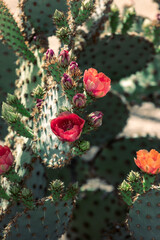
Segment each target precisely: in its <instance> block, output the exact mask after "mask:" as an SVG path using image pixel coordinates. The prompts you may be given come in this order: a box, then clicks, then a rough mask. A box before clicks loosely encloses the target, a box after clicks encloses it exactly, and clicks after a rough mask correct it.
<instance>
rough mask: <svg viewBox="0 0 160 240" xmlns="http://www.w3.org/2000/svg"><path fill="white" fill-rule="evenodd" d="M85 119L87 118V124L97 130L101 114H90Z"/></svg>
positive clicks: (100, 121)
mask: <svg viewBox="0 0 160 240" xmlns="http://www.w3.org/2000/svg"><path fill="white" fill-rule="evenodd" d="M87 118H88V122H89V124H90V125H92V126H93V127H95V128H97V127H100V126H101V125H102V118H103V113H102V112H99V111H96V112H93V113H90V114H89V115H88V117H87Z"/></svg>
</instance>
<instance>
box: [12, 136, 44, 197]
mask: <svg viewBox="0 0 160 240" xmlns="http://www.w3.org/2000/svg"><path fill="white" fill-rule="evenodd" d="M23 141H24V143H23ZM22 143H23V144H22ZM14 155H15V163H16V165H15V169H16V172H17V174H18V175H19V176H20V177H22V178H23V185H24V186H25V187H26V188H28V189H30V190H32V193H33V197H34V199H36V200H37V199H39V198H42V197H44V196H45V193H46V187H47V181H46V178H45V169H44V166H43V164H42V163H41V159H39V158H38V157H37V156H36V154H34V153H33V151H32V149H31V141H30V140H28V141H27V142H26V139H22V138H21V139H20V138H19V139H17V141H16V149H15V151H14Z"/></svg>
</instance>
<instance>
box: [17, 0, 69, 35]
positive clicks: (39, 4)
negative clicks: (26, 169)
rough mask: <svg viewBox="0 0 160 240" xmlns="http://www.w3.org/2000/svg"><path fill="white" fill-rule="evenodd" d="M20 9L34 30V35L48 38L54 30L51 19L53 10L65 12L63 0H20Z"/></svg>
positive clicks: (65, 7)
mask: <svg viewBox="0 0 160 240" xmlns="http://www.w3.org/2000/svg"><path fill="white" fill-rule="evenodd" d="M20 7H21V9H22V11H23V12H24V13H25V15H26V16H27V19H28V20H29V21H30V23H31V25H32V26H33V27H34V28H35V30H36V33H42V34H45V35H48V36H50V35H53V34H54V33H55V30H56V28H55V25H54V24H53V19H52V17H53V14H54V12H55V10H56V9H58V10H60V11H67V6H66V1H64V0H59V1H56V0H52V1H50V0H46V1H43V0H21V2H20Z"/></svg>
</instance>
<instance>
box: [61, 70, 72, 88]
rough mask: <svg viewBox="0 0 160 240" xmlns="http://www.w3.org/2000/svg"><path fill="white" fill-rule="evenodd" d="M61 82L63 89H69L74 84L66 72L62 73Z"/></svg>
mask: <svg viewBox="0 0 160 240" xmlns="http://www.w3.org/2000/svg"><path fill="white" fill-rule="evenodd" d="M61 82H62V85H63V87H64V88H65V89H71V88H72V87H73V85H74V81H73V79H72V78H71V77H70V76H69V75H68V74H66V73H64V74H63V77H62V79H61Z"/></svg>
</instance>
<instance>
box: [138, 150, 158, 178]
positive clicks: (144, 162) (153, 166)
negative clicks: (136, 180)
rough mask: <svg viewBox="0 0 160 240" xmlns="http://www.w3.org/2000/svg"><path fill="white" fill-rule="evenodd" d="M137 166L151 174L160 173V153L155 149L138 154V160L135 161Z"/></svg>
mask: <svg viewBox="0 0 160 240" xmlns="http://www.w3.org/2000/svg"><path fill="white" fill-rule="evenodd" d="M134 161H135V163H136V165H137V166H138V167H139V168H140V169H141V170H142V171H144V172H146V173H149V174H157V173H160V153H159V152H157V151H156V150H155V149H152V150H151V151H150V152H148V151H147V150H145V149H142V150H139V151H138V152H137V158H135V159H134Z"/></svg>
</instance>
